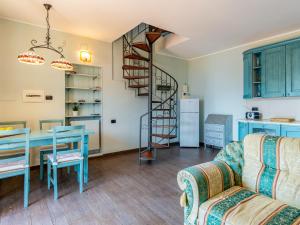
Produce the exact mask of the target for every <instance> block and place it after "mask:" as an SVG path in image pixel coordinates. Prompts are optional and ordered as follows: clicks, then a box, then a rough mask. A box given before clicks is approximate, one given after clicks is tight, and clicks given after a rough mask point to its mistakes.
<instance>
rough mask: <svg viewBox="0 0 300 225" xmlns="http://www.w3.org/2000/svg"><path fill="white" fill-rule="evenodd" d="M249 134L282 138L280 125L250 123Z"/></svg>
mask: <svg viewBox="0 0 300 225" xmlns="http://www.w3.org/2000/svg"><path fill="white" fill-rule="evenodd" d="M249 133H250V134H253V133H262V134H268V135H272V136H280V124H265V123H249Z"/></svg>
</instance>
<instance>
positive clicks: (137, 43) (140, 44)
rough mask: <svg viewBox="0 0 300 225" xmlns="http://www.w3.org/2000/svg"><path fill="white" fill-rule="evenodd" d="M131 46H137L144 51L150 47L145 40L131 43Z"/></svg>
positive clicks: (147, 50) (148, 50)
mask: <svg viewBox="0 0 300 225" xmlns="http://www.w3.org/2000/svg"><path fill="white" fill-rule="evenodd" d="M132 47H135V48H138V49H140V50H143V51H145V52H150V48H149V46H148V44H147V43H146V42H135V43H132Z"/></svg>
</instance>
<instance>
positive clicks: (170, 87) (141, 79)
mask: <svg viewBox="0 0 300 225" xmlns="http://www.w3.org/2000/svg"><path fill="white" fill-rule="evenodd" d="M168 34H170V32H168V31H165V30H163V29H160V28H157V27H154V26H151V25H148V24H144V23H142V24H140V25H139V26H137V27H136V28H134V29H132V30H131V31H129V32H128V33H126V34H125V35H123V37H122V39H123V78H124V79H125V80H126V81H127V82H126V85H127V86H128V87H129V88H133V89H135V90H136V95H137V96H140V97H144V98H146V97H147V99H148V110H147V112H146V113H145V114H143V115H141V117H140V128H139V129H140V130H139V163H141V161H151V160H156V158H157V150H158V149H164V148H169V146H170V140H171V139H174V138H176V137H177V95H178V83H177V81H176V80H175V79H174V78H173V77H172V76H171V75H170V74H169V73H167V72H166V71H164V70H163V69H161V68H159V67H158V66H156V65H154V64H153V44H154V43H155V42H156V41H157V40H158V39H159V38H160V37H162V36H165V35H168ZM144 139H146V140H147V143H143V140H144ZM145 146H147V147H145Z"/></svg>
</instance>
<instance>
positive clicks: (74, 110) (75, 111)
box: [73, 104, 79, 116]
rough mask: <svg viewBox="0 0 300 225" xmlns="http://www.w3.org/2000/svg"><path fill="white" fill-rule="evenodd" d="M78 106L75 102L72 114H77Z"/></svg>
mask: <svg viewBox="0 0 300 225" xmlns="http://www.w3.org/2000/svg"><path fill="white" fill-rule="evenodd" d="M78 111H79V106H78V104H75V105H74V106H73V116H78Z"/></svg>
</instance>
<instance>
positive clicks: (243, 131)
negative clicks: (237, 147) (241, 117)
mask: <svg viewBox="0 0 300 225" xmlns="http://www.w3.org/2000/svg"><path fill="white" fill-rule="evenodd" d="M238 126H239V127H238V129H239V130H238V135H239V141H243V140H244V138H245V136H246V135H247V134H249V123H245V122H239V124H238Z"/></svg>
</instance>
